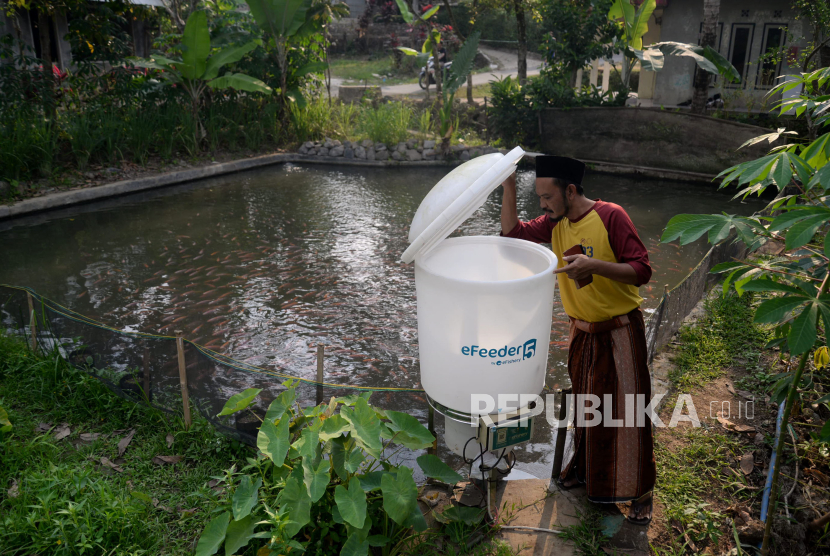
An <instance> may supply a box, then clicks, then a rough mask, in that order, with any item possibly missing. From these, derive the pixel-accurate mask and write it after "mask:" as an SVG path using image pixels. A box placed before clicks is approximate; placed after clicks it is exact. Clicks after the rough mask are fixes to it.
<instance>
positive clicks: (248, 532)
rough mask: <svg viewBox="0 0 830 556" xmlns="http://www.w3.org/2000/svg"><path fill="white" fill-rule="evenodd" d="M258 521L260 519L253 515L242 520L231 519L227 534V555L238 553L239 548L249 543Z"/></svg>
mask: <svg viewBox="0 0 830 556" xmlns="http://www.w3.org/2000/svg"><path fill="white" fill-rule="evenodd" d="M257 521H259V520H258V519H257V518H255V517H254V516H252V515H249V516H247V517H245V518H244V519H242V520H240V521H231V523H230V525H228V532H227V534H226V535H225V556H232V555H233V554H236V551H237V550H239V549H240V548H242V547H243V546H245V545H247V544H248V542H249V541H250V540H251V539H253V538H254V536H255V533H254V529H256V525H257Z"/></svg>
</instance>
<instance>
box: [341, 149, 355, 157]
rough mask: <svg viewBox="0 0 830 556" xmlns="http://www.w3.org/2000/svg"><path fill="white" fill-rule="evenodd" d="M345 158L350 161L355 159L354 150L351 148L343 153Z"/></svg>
mask: <svg viewBox="0 0 830 556" xmlns="http://www.w3.org/2000/svg"><path fill="white" fill-rule="evenodd" d="M343 156H344V157H345V158H349V159H351V158H354V149H353V148H351V147H349V148H348V149H346V150H345V151H343Z"/></svg>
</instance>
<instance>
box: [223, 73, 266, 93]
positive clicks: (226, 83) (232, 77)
mask: <svg viewBox="0 0 830 556" xmlns="http://www.w3.org/2000/svg"><path fill="white" fill-rule="evenodd" d="M208 85H209V86H210V87H211V88H212V89H228V88H230V89H237V90H239V91H247V92H249V93H270V92H272V91H273V89H271V87H269V86H268V85H266V84H265V83H263V82H262V81H260V80H259V79H257V78H255V77H251V76H250V75H245V74H243V73H226V74H225V75H223V76H222V77H217V78H216V79H213V80H211V81H209V82H208Z"/></svg>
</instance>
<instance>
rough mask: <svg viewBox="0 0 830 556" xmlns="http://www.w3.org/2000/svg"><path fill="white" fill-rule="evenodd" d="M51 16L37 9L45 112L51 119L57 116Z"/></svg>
mask: <svg viewBox="0 0 830 556" xmlns="http://www.w3.org/2000/svg"><path fill="white" fill-rule="evenodd" d="M50 19H51V17H50V16H49V14H48V13H46V12H45V11H44V10H38V11H37V28H38V38H39V39H40V60H41V63H42V64H43V113H44V114H45V115H46V117H47V118H49V119H50V120H53V121H54V119H55V117H56V116H57V107H56V106H55V76H54V75H53V74H52V65H53V64H54V62H53V61H52V37H51V35H50V23H51V21H50Z"/></svg>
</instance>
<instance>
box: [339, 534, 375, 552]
mask: <svg viewBox="0 0 830 556" xmlns="http://www.w3.org/2000/svg"><path fill="white" fill-rule="evenodd" d="M367 554H369V541H368V539H366V537H365V535H363V534H361V533H352V534H351V535H349V538H348V539H346V542H345V543H343V548H341V549H340V556H367Z"/></svg>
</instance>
